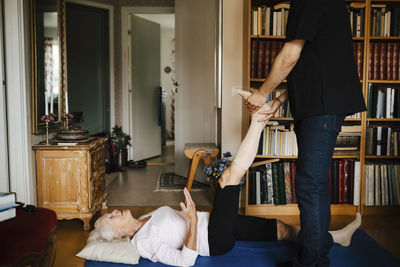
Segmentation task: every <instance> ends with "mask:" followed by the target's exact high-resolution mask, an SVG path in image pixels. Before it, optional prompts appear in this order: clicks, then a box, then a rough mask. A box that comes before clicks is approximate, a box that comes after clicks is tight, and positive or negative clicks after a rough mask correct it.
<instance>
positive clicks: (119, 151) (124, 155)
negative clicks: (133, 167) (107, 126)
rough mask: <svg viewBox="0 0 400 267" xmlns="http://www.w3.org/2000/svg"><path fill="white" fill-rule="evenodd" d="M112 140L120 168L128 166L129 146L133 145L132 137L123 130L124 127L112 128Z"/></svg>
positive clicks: (116, 160)
mask: <svg viewBox="0 0 400 267" xmlns="http://www.w3.org/2000/svg"><path fill="white" fill-rule="evenodd" d="M111 140H112V143H113V145H114V151H115V162H116V165H117V168H118V169H121V168H123V167H126V166H127V162H128V146H130V145H131V142H130V141H131V137H130V136H129V135H128V134H126V133H124V132H123V131H122V127H119V126H115V127H114V128H112V132H111Z"/></svg>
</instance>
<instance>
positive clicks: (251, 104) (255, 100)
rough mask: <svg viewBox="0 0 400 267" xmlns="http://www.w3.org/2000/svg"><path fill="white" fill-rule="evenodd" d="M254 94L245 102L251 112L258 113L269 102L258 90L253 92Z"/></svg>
mask: <svg viewBox="0 0 400 267" xmlns="http://www.w3.org/2000/svg"><path fill="white" fill-rule="evenodd" d="M251 91H253V93H252V94H251V95H250V96H249V97H248V98H247V99H246V101H245V102H244V103H245V105H246V106H247V109H248V110H249V111H250V112H252V113H253V112H256V111H257V110H258V109H259V108H260V107H262V106H263V105H264V104H265V102H266V101H267V97H266V96H265V95H263V94H262V93H260V92H259V91H257V90H251Z"/></svg>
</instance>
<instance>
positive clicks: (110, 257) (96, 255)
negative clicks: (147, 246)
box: [76, 240, 140, 264]
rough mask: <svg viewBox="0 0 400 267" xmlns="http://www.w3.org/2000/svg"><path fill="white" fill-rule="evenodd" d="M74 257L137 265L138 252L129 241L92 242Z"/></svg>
mask: <svg viewBox="0 0 400 267" xmlns="http://www.w3.org/2000/svg"><path fill="white" fill-rule="evenodd" d="M76 256H78V257H80V258H84V259H88V260H95V261H106V262H116V263H125V264H138V262H139V258H140V255H139V252H138V251H137V249H136V248H134V247H133V246H132V244H131V242H130V241H121V240H113V241H108V242H106V241H93V242H90V243H88V244H87V245H86V246H85V247H84V248H83V249H82V250H81V251H80V252H79V253H78V254H76Z"/></svg>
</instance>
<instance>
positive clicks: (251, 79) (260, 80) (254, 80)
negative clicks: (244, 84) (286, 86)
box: [250, 78, 287, 83]
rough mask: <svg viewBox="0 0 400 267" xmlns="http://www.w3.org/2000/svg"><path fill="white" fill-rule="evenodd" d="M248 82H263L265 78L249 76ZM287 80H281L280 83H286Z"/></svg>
mask: <svg viewBox="0 0 400 267" xmlns="http://www.w3.org/2000/svg"><path fill="white" fill-rule="evenodd" d="M250 82H265V78H250ZM286 82H287V80H283V81H282V83H286Z"/></svg>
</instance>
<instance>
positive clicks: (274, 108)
mask: <svg viewBox="0 0 400 267" xmlns="http://www.w3.org/2000/svg"><path fill="white" fill-rule="evenodd" d="M268 104H269V105H270V107H271V109H269V110H268V111H266V112H259V113H258V114H259V115H265V117H264V118H262V119H259V120H258V121H259V122H267V121H268V120H269V119H270V118H272V117H273V116H274V115H275V113H276V111H277V110H278V109H279V107H280V106H281V103H280V102H279V101H278V100H276V99H274V100H271V101H268Z"/></svg>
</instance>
